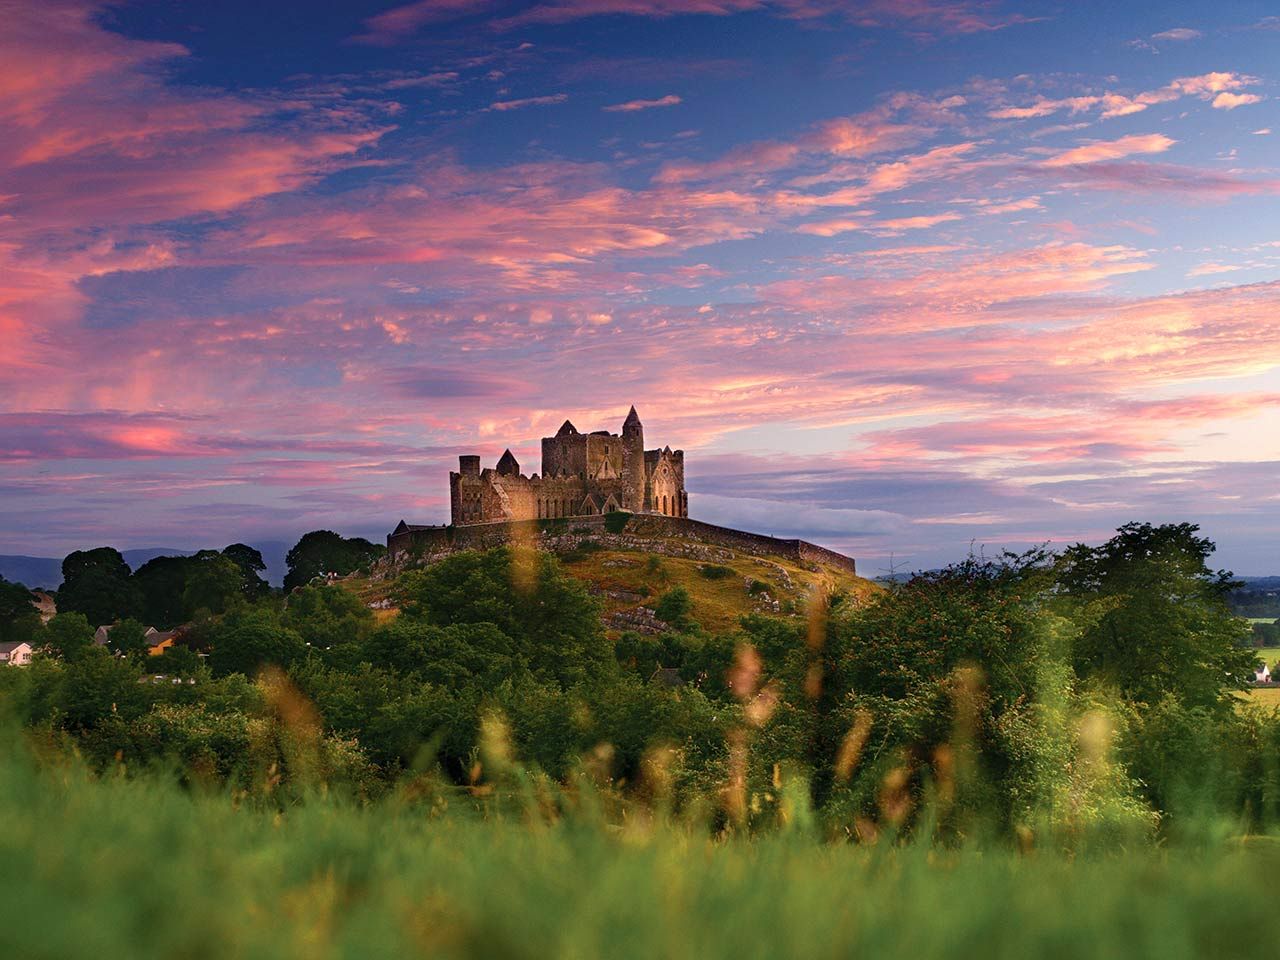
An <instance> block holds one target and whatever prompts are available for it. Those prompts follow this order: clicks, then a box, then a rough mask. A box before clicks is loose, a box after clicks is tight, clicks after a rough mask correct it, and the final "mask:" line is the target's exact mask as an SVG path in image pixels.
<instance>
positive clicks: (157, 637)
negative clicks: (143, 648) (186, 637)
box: [146, 627, 182, 657]
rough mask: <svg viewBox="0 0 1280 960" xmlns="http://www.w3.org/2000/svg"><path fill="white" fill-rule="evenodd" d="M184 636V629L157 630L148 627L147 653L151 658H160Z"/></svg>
mask: <svg viewBox="0 0 1280 960" xmlns="http://www.w3.org/2000/svg"><path fill="white" fill-rule="evenodd" d="M181 634H182V628H181V627H179V628H177V629H175V630H163V631H161V630H157V629H156V628H155V627H147V633H146V637H147V653H148V655H150V656H153V657H158V656H160V654H162V653H164V652H165V651H166V650H168V649H169V648H170V647H172V646H173V644H174V642H175V641H176V640H177V639H178V637H179V636H180V635H181Z"/></svg>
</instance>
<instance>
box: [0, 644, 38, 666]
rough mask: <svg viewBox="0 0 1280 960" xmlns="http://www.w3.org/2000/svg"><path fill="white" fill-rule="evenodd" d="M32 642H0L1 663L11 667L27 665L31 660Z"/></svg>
mask: <svg viewBox="0 0 1280 960" xmlns="http://www.w3.org/2000/svg"><path fill="white" fill-rule="evenodd" d="M32 652H33V651H32V649H31V644H29V643H27V641H25V640H6V641H5V642H4V643H0V663H4V664H7V665H9V666H11V667H25V666H26V665H27V664H28V663H30V662H31V654H32Z"/></svg>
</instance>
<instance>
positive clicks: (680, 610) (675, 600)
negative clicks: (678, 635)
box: [653, 587, 693, 627]
mask: <svg viewBox="0 0 1280 960" xmlns="http://www.w3.org/2000/svg"><path fill="white" fill-rule="evenodd" d="M692 608H693V601H692V600H690V599H689V591H688V590H686V589H685V588H684V587H672V588H671V589H670V590H668V591H667V592H666V593H664V594H663V595H662V596H661V597H659V598H658V602H657V604H655V605H654V608H653V615H654V616H655V617H657V618H658V619H659V620H665V621H666V622H667V623H669V624H671V625H672V626H675V627H679V626H683V625H684V624H685V623H686V622H687V621H688V617H689V611H690V610H691V609H692Z"/></svg>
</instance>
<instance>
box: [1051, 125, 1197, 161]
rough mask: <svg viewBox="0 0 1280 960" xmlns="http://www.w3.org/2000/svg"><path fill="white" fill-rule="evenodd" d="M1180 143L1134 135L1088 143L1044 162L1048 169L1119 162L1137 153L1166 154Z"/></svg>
mask: <svg viewBox="0 0 1280 960" xmlns="http://www.w3.org/2000/svg"><path fill="white" fill-rule="evenodd" d="M1177 142H1178V141H1176V140H1172V139H1170V138H1169V137H1166V136H1165V135H1164V134H1162V133H1145V134H1133V135H1132V136H1128V137H1121V138H1120V139H1119V140H1107V141H1101V142H1095V143H1088V144H1085V145H1084V146H1082V147H1075V148H1073V149H1071V150H1064V151H1063V152H1062V153H1059V154H1056V155H1055V156H1052V157H1050V158H1049V159H1048V160H1045V161H1044V165H1045V166H1046V167H1067V166H1074V165H1075V164H1081V163H1097V162H1098V161H1099V160H1118V159H1120V158H1121V157H1128V156H1132V155H1133V154H1136V153H1164V152H1165V151H1166V150H1168V149H1169V148H1170V147H1172V146H1173V145H1174V144H1175V143H1177Z"/></svg>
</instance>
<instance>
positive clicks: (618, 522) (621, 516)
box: [604, 510, 631, 533]
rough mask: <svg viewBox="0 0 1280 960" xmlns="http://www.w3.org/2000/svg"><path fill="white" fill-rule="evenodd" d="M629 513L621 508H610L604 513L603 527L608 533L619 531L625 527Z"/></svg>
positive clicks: (629, 516) (629, 517)
mask: <svg viewBox="0 0 1280 960" xmlns="http://www.w3.org/2000/svg"><path fill="white" fill-rule="evenodd" d="M630 519H631V514H629V513H626V512H625V511H622V510H611V511H609V512H608V513H606V514H605V515H604V528H605V530H607V531H608V532H609V533H621V532H622V531H623V530H625V529H626V527H627V521H628V520H630Z"/></svg>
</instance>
